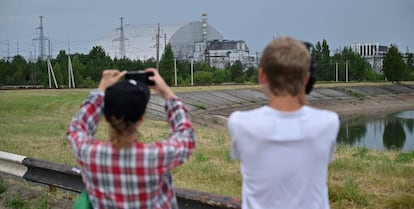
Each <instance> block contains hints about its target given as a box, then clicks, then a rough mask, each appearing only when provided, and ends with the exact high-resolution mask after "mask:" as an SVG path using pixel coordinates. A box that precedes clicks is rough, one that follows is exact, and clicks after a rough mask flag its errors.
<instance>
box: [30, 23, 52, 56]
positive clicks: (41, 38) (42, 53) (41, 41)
mask: <svg viewBox="0 0 414 209" xmlns="http://www.w3.org/2000/svg"><path fill="white" fill-rule="evenodd" d="M39 18H40V26H39V27H37V28H36V30H39V32H40V35H39V37H37V38H34V39H33V41H39V49H40V50H39V51H40V55H39V58H40V59H41V60H46V55H45V40H48V39H47V38H45V35H44V32H43V16H39Z"/></svg>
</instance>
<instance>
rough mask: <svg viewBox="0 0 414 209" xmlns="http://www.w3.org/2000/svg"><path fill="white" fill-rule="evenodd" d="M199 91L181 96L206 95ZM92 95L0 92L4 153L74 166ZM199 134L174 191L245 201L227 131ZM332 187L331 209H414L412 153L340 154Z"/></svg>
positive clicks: (151, 130) (153, 129)
mask: <svg viewBox="0 0 414 209" xmlns="http://www.w3.org/2000/svg"><path fill="white" fill-rule="evenodd" d="M194 88H195V89H191V88H176V89H175V91H177V92H183V91H202V90H205V87H194ZM196 88H198V89H196ZM222 88H225V87H216V88H215V89H222ZM231 88H232V89H234V88H257V86H237V87H236V86H232V87H231ZM89 91H90V90H88V89H81V90H15V91H0V150H1V151H6V152H11V153H16V154H20V155H26V156H30V157H33V158H38V159H43V160H48V161H52V162H57V163H63V164H68V165H76V162H75V160H74V158H73V157H72V154H71V151H70V148H69V145H68V143H67V142H66V139H65V134H66V128H67V125H68V123H69V121H70V119H71V117H72V116H73V115H74V114H75V113H76V111H77V110H78V108H79V105H80V104H81V102H82V100H83V99H84V98H85V97H86V96H87V95H88V93H89ZM195 129H196V137H197V148H196V152H195V153H194V155H193V156H192V157H191V159H190V161H189V162H188V163H186V164H184V165H183V166H181V167H179V168H177V169H175V170H174V182H175V186H177V187H183V188H189V189H195V190H200V191H205V192H212V193H216V194H221V195H225V196H232V197H237V198H240V186H241V176H240V173H239V163H238V162H235V161H232V160H231V159H230V154H229V147H230V143H229V142H230V140H229V136H228V133H227V130H226V129H225V127H223V128H222V129H212V128H209V127H204V126H202V125H197V124H196V125H195ZM141 134H142V136H143V139H144V140H145V141H152V140H157V139H160V138H164V137H165V136H167V124H166V123H165V122H164V121H154V120H149V119H148V120H146V121H145V122H144V125H143V126H142V130H141ZM106 135H107V125H106V124H105V122H103V121H102V123H101V124H100V125H99V129H98V132H97V137H98V138H102V139H107V136H106ZM0 186H1V185H0ZM328 186H329V189H330V191H329V196H330V202H331V207H332V208H333V209H339V208H379V209H385V208H404V209H407V208H414V152H410V153H400V152H394V151H381V152H380V151H373V150H368V149H365V148H350V147H345V146H338V147H337V150H336V152H335V158H334V161H333V162H332V163H331V165H330V168H329V181H328ZM0 193H1V192H0ZM0 208H1V207H0Z"/></svg>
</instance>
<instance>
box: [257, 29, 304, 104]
mask: <svg viewBox="0 0 414 209" xmlns="http://www.w3.org/2000/svg"><path fill="white" fill-rule="evenodd" d="M310 60H311V58H310V54H309V51H308V49H307V48H306V46H305V45H304V44H303V43H301V42H299V41H297V40H295V39H293V38H291V37H288V36H284V37H279V38H277V39H275V40H273V41H272V42H270V43H269V44H268V45H267V46H266V48H265V49H264V51H263V54H262V57H261V60H260V68H262V70H263V72H264V73H265V74H266V78H267V82H268V83H269V89H270V91H271V92H272V93H273V94H274V95H278V96H279V95H286V94H289V95H292V96H297V95H298V94H299V93H300V91H301V90H302V89H304V88H305V86H304V80H305V78H306V76H307V73H308V72H309V67H310Z"/></svg>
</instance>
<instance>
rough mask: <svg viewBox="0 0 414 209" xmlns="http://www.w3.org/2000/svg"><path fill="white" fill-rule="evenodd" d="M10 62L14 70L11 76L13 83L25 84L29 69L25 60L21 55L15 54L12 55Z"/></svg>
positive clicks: (28, 76) (27, 79) (28, 77)
mask: <svg viewBox="0 0 414 209" xmlns="http://www.w3.org/2000/svg"><path fill="white" fill-rule="evenodd" d="M11 64H12V69H13V70H14V72H13V77H12V82H13V84H18V85H25V84H27V83H28V82H29V80H30V70H29V69H28V67H27V62H26V60H25V59H24V58H23V57H22V56H21V55H16V56H15V57H13V61H12V63H11Z"/></svg>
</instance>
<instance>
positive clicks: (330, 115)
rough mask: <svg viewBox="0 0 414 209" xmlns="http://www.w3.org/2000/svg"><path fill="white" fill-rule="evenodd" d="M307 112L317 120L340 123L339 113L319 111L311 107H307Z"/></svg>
mask: <svg viewBox="0 0 414 209" xmlns="http://www.w3.org/2000/svg"><path fill="white" fill-rule="evenodd" d="M305 111H307V112H308V113H309V114H310V116H312V117H313V118H315V119H317V120H332V121H338V122H339V116H338V113H336V112H334V111H331V110H325V109H318V108H315V107H311V106H305Z"/></svg>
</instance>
